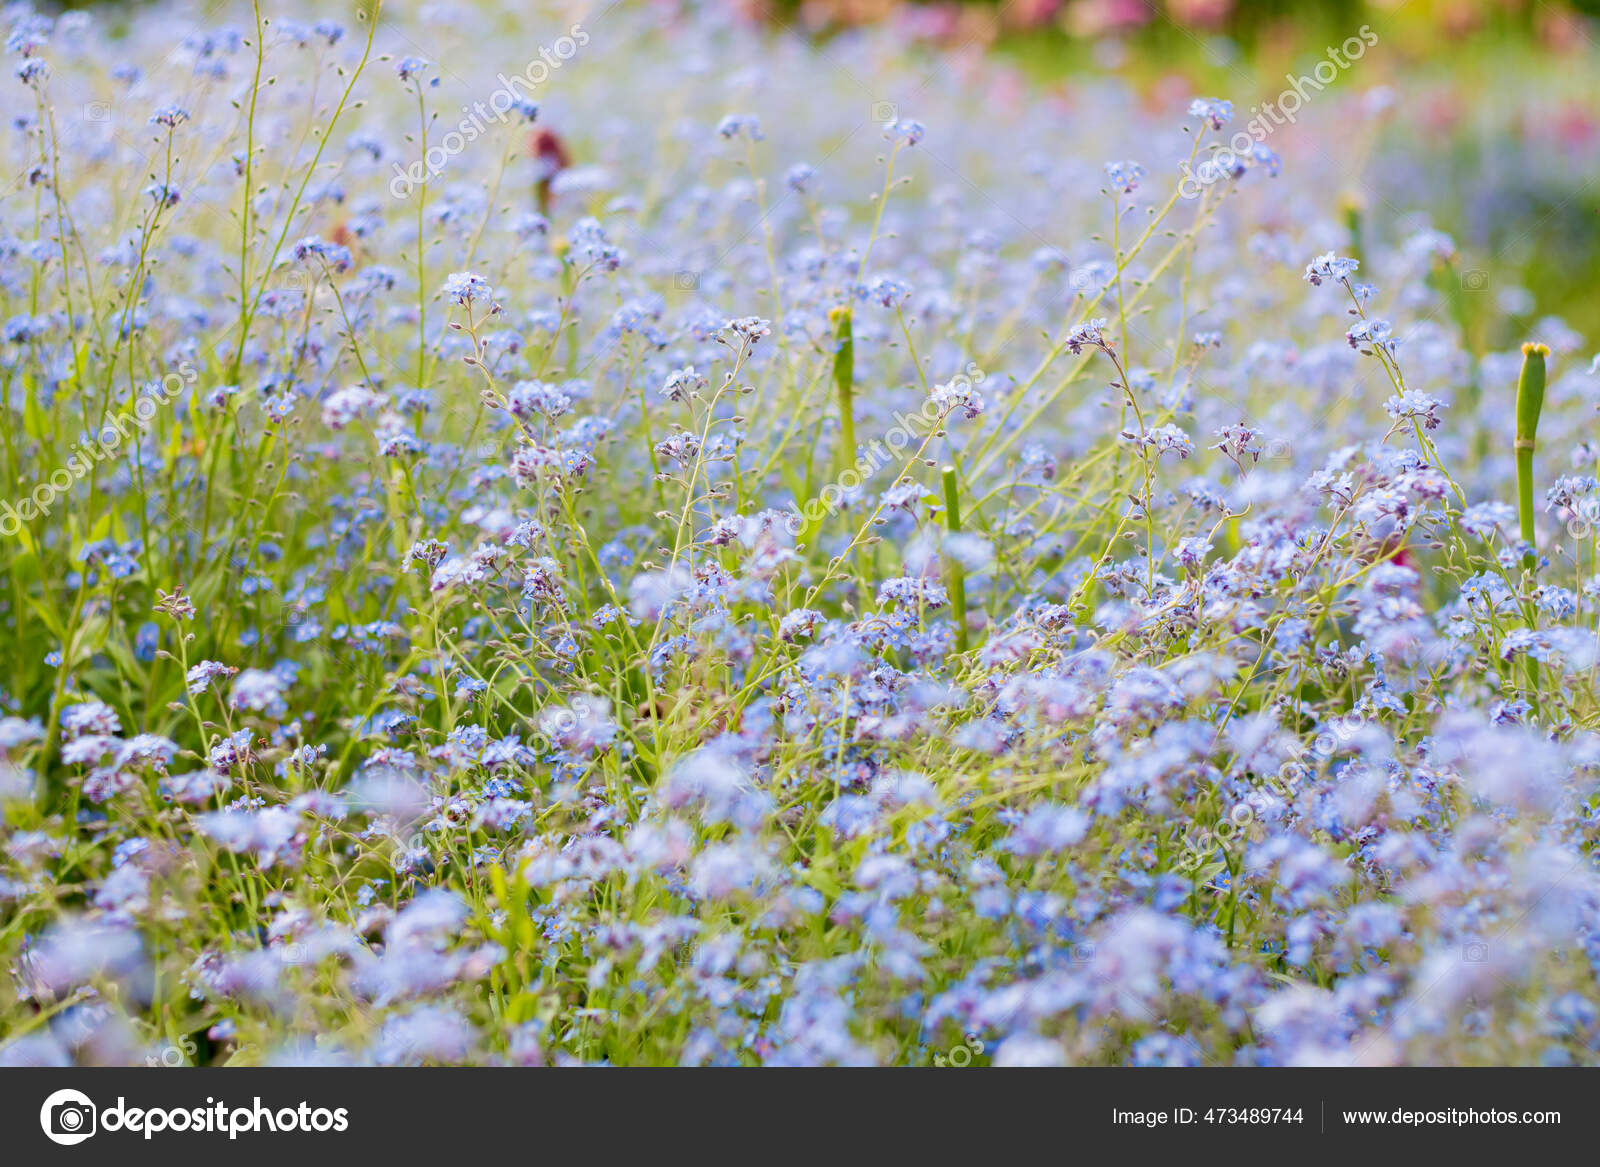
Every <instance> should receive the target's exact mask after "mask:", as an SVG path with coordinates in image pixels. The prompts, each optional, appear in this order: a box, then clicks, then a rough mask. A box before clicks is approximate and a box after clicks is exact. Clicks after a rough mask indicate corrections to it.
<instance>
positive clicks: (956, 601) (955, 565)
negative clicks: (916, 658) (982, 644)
mask: <svg viewBox="0 0 1600 1167" xmlns="http://www.w3.org/2000/svg"><path fill="white" fill-rule="evenodd" d="M941 475H942V477H943V478H944V525H945V526H946V527H947V528H949V530H950V533H951V534H952V535H959V534H961V495H960V489H959V487H958V486H957V484H956V468H955V467H954V466H946V467H945V468H944V469H943V470H942V471H941ZM945 572H946V574H947V575H948V582H947V584H946V587H948V589H949V591H950V608H951V611H952V613H953V614H954V616H955V622H956V651H957V652H966V651H967V581H966V576H965V573H964V572H963V570H962V567H961V561H960V560H958V559H956V557H955V556H953V555H949V554H947V555H946V556H945Z"/></svg>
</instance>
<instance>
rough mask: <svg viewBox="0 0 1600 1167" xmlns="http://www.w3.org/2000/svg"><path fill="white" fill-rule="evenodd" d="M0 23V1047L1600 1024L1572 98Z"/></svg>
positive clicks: (480, 33)
mask: <svg viewBox="0 0 1600 1167" xmlns="http://www.w3.org/2000/svg"><path fill="white" fill-rule="evenodd" d="M4 18H5V23H6V25H7V40H6V53H7V67H6V71H5V76H4V78H3V79H0V85H3V86H4V91H5V93H6V106H5V108H6V111H7V113H8V115H9V117H8V119H7V123H6V126H5V127H4V129H3V130H0V133H3V135H4V142H5V148H6V157H7V159H8V165H7V172H8V173H7V181H6V185H5V187H4V189H3V193H0V255H3V256H4V262H3V264H0V299H3V305H0V320H3V321H4V329H3V335H0V403H3V407H4V412H3V416H0V433H3V438H4V443H3V449H0V459H3V461H0V466H3V470H4V473H3V482H4V484H5V485H4V490H3V491H0V566H3V568H4V576H5V581H4V584H3V586H0V638H3V639H0V643H3V644H4V646H5V652H4V657H3V659H0V815H3V819H0V822H3V840H0V842H3V845H0V958H3V960H0V963H3V965H4V968H5V974H6V975H5V976H4V977H0V1065H58V1066H59V1065H123V1064H133V1065H152V1066H174V1067H175V1066H187V1065H211V1066H217V1065H230V1066H239V1065H331V1064H363V1065H365V1064H379V1065H421V1064H449V1065H456V1064H511V1065H595V1064H612V1065H748V1066H754V1065H791V1066H793V1065H883V1066H890V1065H901V1066H927V1065H939V1066H946V1067H950V1068H972V1067H978V1066H988V1065H998V1066H1049V1065H1188V1066H1199V1065H1237V1066H1261V1065H1266V1066H1290V1065H1330V1064H1333V1065H1374V1066H1376V1065H1432V1064H1461V1065H1504V1064H1512V1065H1525V1064H1526V1065H1537V1064H1542V1065H1572V1064H1589V1063H1593V1062H1595V1061H1596V1060H1600V1059H1597V1050H1600V1045H1597V1043H1600V1008H1597V1006H1600V985H1597V983H1596V970H1597V968H1600V964H1597V962H1600V931H1597V927H1600V874H1597V870H1596V863H1595V858H1594V845H1595V842H1596V839H1597V834H1600V802H1597V800H1596V795H1597V791H1596V783H1597V780H1600V735H1597V733H1596V727H1597V722H1600V701H1597V698H1596V689H1595V681H1596V675H1597V674H1596V670H1597V668H1600V639H1597V619H1600V583H1597V575H1596V571H1597V538H1600V534H1597V525H1600V484H1597V480H1596V473H1597V466H1600V444H1597V441H1600V439H1597V433H1596V428H1595V409H1596V406H1597V405H1600V380H1597V377H1596V374H1595V371H1594V370H1595V367H1596V364H1600V361H1591V356H1592V352H1593V349H1594V348H1595V347H1597V346H1595V345H1593V344H1592V342H1591V341H1589V340H1588V339H1587V337H1586V336H1585V335H1584V334H1583V332H1582V331H1581V329H1582V328H1584V327H1590V326H1600V312H1595V311H1594V304H1595V303H1596V301H1595V299H1594V298H1593V297H1594V294H1595V293H1594V289H1593V288H1592V287H1589V286H1588V284H1587V281H1586V280H1585V278H1584V276H1583V271H1582V270H1581V265H1579V264H1578V263H1577V262H1576V261H1575V260H1574V259H1573V255H1576V254H1580V253H1579V252H1578V251H1577V250H1576V249H1577V248H1578V247H1579V246H1580V244H1579V242H1578V241H1577V240H1576V237H1575V239H1574V242H1573V243H1572V248H1573V249H1574V250H1573V252H1572V253H1571V254H1568V255H1567V256H1566V257H1565V262H1566V263H1568V264H1569V265H1570V266H1571V270H1566V269H1563V268H1562V263H1563V257H1562V255H1561V251H1562V248H1561V246H1560V242H1561V241H1560V240H1559V239H1557V240H1556V241H1555V243H1554V244H1551V243H1549V242H1548V239H1547V242H1546V243H1545V244H1543V245H1542V246H1541V247H1538V248H1531V249H1530V247H1529V246H1528V245H1527V241H1528V239H1530V238H1547V237H1548V236H1549V234H1550V232H1551V231H1552V229H1553V226H1555V225H1559V224H1561V223H1563V222H1565V221H1566V220H1565V219H1563V218H1562V217H1561V212H1562V210H1563V208H1568V213H1569V214H1574V213H1573V212H1571V210H1570V208H1571V207H1572V206H1581V205H1583V204H1582V203H1581V202H1575V201H1574V200H1578V199H1579V198H1580V196H1581V195H1582V194H1583V192H1584V191H1586V189H1587V182H1588V179H1589V177H1590V176H1592V174H1593V173H1594V169H1593V167H1594V166H1595V165H1597V164H1600V162H1597V160H1596V158H1595V153H1596V147H1595V145H1594V142H1593V138H1592V136H1590V135H1587V134H1584V133H1579V132H1577V130H1574V129H1573V128H1572V127H1571V126H1565V123H1562V122H1561V121H1560V120H1559V118H1545V119H1543V120H1539V119H1533V120H1528V117H1527V115H1526V113H1525V110H1523V109H1521V107H1519V108H1518V109H1508V108H1507V103H1506V102H1503V101H1500V100H1499V99H1496V98H1494V97H1493V96H1492V93H1491V91H1490V89H1487V88H1486V89H1485V90H1484V91H1483V92H1479V93H1477V94H1475V95H1464V94H1463V93H1462V92H1461V90H1462V88H1470V86H1467V85H1464V83H1462V82H1461V81H1460V79H1459V78H1458V79H1457V85H1458V88H1457V89H1455V90H1452V91H1451V92H1452V94H1453V97H1452V98H1451V99H1452V100H1455V101H1457V102H1466V101H1475V102H1478V103H1480V105H1477V106H1471V107H1461V106H1458V107H1453V108H1452V109H1450V110H1448V111H1446V112H1449V113H1450V114H1452V115H1453V116H1454V117H1455V119H1456V120H1464V121H1474V120H1476V121H1477V122H1478V123H1479V124H1486V123H1488V122H1491V121H1494V120H1495V119H1500V120H1502V121H1505V122H1507V123H1508V127H1507V128H1505V129H1504V130H1503V131H1497V132H1496V135H1495V136H1493V137H1492V138H1490V139H1486V140H1490V141H1492V142H1497V143H1500V147H1498V148H1501V149H1503V150H1505V151H1507V152H1508V154H1507V155H1506V156H1508V157H1510V158H1511V160H1512V166H1513V168H1512V169H1509V170H1508V169H1507V168H1506V167H1505V166H1501V165H1499V164H1491V161H1486V160H1485V159H1487V158H1489V157H1490V155H1491V154H1492V151H1490V152H1488V153H1484V152H1482V151H1479V152H1476V153H1474V152H1472V151H1471V150H1467V149H1466V148H1464V147H1462V148H1456V147H1450V146H1448V144H1447V143H1445V141H1444V139H1443V138H1442V137H1441V134H1440V132H1439V131H1438V125H1439V124H1438V123H1437V121H1432V122H1430V120H1429V118H1430V116H1432V115H1430V114H1429V113H1428V111H1429V110H1430V109H1431V110H1433V111H1434V112H1435V113H1437V112H1438V109H1437V105H1436V104H1435V105H1430V104H1429V92H1430V91H1428V90H1427V89H1426V88H1425V86H1424V83H1423V81H1422V80H1419V79H1418V78H1417V77H1415V76H1408V73H1407V70H1406V69H1405V68H1403V67H1399V66H1397V65H1396V63H1395V61H1394V59H1393V58H1392V57H1390V56H1388V55H1386V54H1388V52H1389V45H1388V43H1387V42H1386V39H1385V38H1386V36H1387V35H1388V32H1387V30H1386V26H1385V25H1384V23H1383V21H1382V20H1381V19H1380V18H1379V16H1377V15H1375V16H1373V17H1372V18H1370V19H1369V20H1363V21H1358V22H1353V23H1352V24H1351V26H1350V27H1349V28H1344V29H1341V30H1340V31H1339V34H1338V35H1337V36H1335V37H1333V38H1332V39H1330V40H1329V41H1328V43H1327V45H1326V46H1324V45H1323V44H1322V43H1321V42H1320V41H1318V42H1316V43H1315V44H1310V43H1308V44H1307V45H1306V46H1305V47H1304V49H1303V51H1300V52H1298V53H1296V54H1292V55H1290V57H1289V58H1288V60H1289V69H1290V72H1291V73H1292V74H1293V78H1285V79H1284V80H1283V81H1281V82H1279V81H1273V80H1272V78H1271V77H1270V76H1269V77H1268V78H1267V82H1270V84H1264V85H1263V83H1261V82H1260V79H1259V78H1258V79H1257V85H1258V88H1257V89H1256V90H1255V91H1251V92H1233V91H1230V90H1229V89H1228V88H1225V87H1224V86H1225V83H1226V82H1227V81H1228V80H1229V79H1230V77H1231V78H1235V79H1236V78H1237V71H1235V70H1221V71H1219V72H1217V73H1215V74H1214V75H1213V78H1214V80H1215V81H1216V83H1217V84H1218V86H1219V88H1217V89H1210V90H1202V91H1190V90H1186V89H1184V88H1183V87H1182V83H1181V80H1179V79H1176V78H1174V79H1173V80H1172V81H1171V83H1166V82H1163V83H1161V84H1156V85H1152V86H1139V85H1135V84H1133V83H1131V82H1130V81H1129V80H1128V79H1127V78H1125V77H1120V76H1118V75H1116V73H1115V71H1114V70H1111V71H1107V70H1099V71H1096V70H1091V69H1084V70H1081V71H1079V70H1075V71H1073V72H1072V73H1071V74H1070V75H1068V76H1065V77H1057V78H1053V79H1050V78H1042V77H1040V76H1039V75H1038V74H1037V73H1036V72H1035V71H1034V70H1031V69H1029V68H1027V67H1025V65H1024V64H1021V63H1019V62H1018V61H1017V60H1016V59H1014V58H1009V57H1007V56H1006V55H1004V54H999V55H997V54H992V53H985V52H978V51H972V50H969V49H965V48H963V47H961V46H959V45H949V44H925V45H920V46H915V47H908V46H907V44H906V43H905V41H904V38H903V37H900V36H897V35H896V34H895V33H894V31H893V30H891V29H887V28H870V27H869V28H861V29H852V30H848V31H845V32H842V33H840V34H838V35H834V36H830V37H827V38H821V39H817V38H806V37H802V36H800V35H798V34H796V33H795V32H793V31H792V30H788V29H785V28H783V27H777V26H774V25H772V24H761V23H755V22H751V21H748V20H744V19H741V18H740V17H738V16H737V15H735V14H733V13H730V12H729V11H728V10H726V9H724V8H722V7H720V6H702V5H691V4H683V5H680V4H659V5H656V4H651V5H645V4H632V3H628V4H612V5H610V6H609V7H608V6H605V5H603V4H595V5H564V4H533V5H529V6H525V8H524V7H519V9H518V11H517V12H515V13H511V12H508V11H502V10H500V9H499V7H498V6H485V5H480V4H469V3H449V2H441V3H430V4H421V5H416V6H402V5H399V4H394V3H391V4H386V5H380V4H379V3H377V0H361V3H360V4H358V5H354V6H350V7H348V8H347V9H345V10H342V11H341V12H340V14H339V15H338V17H337V18H335V17H331V16H329V15H328V14H327V13H326V12H318V13H313V12H312V10H310V9H304V10H297V9H295V8H293V7H290V6H287V5H281V4H277V3H272V4H261V5H257V6H254V7H252V6H250V5H242V6H229V5H222V6H220V9H218V8H217V7H216V6H213V8H212V9H202V8H200V7H198V6H184V5H182V4H177V3H168V2H166V0H163V2H161V3H158V4H154V5H150V6H146V7H140V8H134V9H131V10H128V11H125V12H123V11H118V12H102V11H98V10H96V11H95V12H93V13H92V14H86V13H69V14H66V15H62V16H59V17H56V16H50V15H43V14H41V13H40V12H39V11H35V10H34V9H33V8H31V7H29V6H28V5H26V4H12V5H10V6H8V7H7V8H6V10H5V13H4ZM1588 61H1589V57H1587V56H1580V57H1579V58H1578V59H1577V63H1575V64H1573V65H1572V66H1571V67H1570V76H1569V77H1566V78H1562V77H1559V76H1549V75H1547V76H1546V77H1545V78H1544V80H1543V81H1542V82H1540V81H1537V80H1530V81H1529V85H1528V88H1527V90H1526V93H1527V94H1528V95H1529V97H1528V102H1527V105H1528V106H1529V107H1536V106H1538V103H1539V102H1544V103H1545V106H1544V107H1543V108H1545V109H1547V110H1560V109H1561V108H1562V106H1561V101H1562V97H1561V95H1562V93H1563V92H1566V93H1569V94H1570V93H1571V92H1574V91H1575V89H1574V87H1577V86H1581V85H1589V84H1591V82H1590V81H1589V78H1590V77H1591V76H1592V74H1591V73H1590V72H1587V71H1586V69H1587V68H1588V65H1587V62H1588ZM1294 78H1300V79H1301V82H1300V83H1299V84H1293V83H1291V82H1292V81H1293V79H1294ZM1541 84H1542V85H1543V86H1544V88H1542V89H1540V88H1539V86H1540V85H1541ZM1563 86H1566V87H1567V88H1566V89H1565V90H1564V89H1563V88H1562V87H1563ZM1291 92H1293V93H1294V95H1295V96H1294V97H1293V98H1291V97H1290V96H1289V94H1290V93H1291ZM1269 107H1270V108H1269ZM1291 107H1292V108H1291ZM1480 115H1481V116H1480ZM1519 118H1521V119H1523V120H1521V121H1518V119H1519ZM1564 126H1565V129H1563V127H1564ZM1540 127H1544V130H1545V131H1548V132H1542V131H1540ZM1551 127H1554V128H1553V129H1552V128H1551ZM1567 131H1571V132H1567ZM1449 150H1455V152H1454V153H1448V151H1449ZM1429 151H1433V152H1432V153H1429ZM1441 157H1450V158H1454V159H1455V161H1456V163H1457V164H1458V165H1454V166H1450V165H1444V164H1443V163H1441V162H1439V159H1440V158H1441ZM1480 164H1481V168H1480ZM1490 171H1492V172H1493V179H1494V182H1493V184H1492V190H1493V191H1494V192H1497V193H1496V196H1495V197H1494V198H1489V197H1488V195H1487V194H1484V192H1485V191H1489V190H1490V188H1491V184H1490V182H1489V178H1488V177H1487V176H1488V175H1489V172H1490ZM1463 175H1466V176H1467V177H1466V178H1465V179H1463ZM1474 175H1476V176H1478V177H1482V178H1483V179H1484V185H1483V186H1482V187H1479V186H1475V185H1472V183H1473V181H1475V180H1474V177H1473V176H1474ZM1541 175H1545V176H1550V178H1551V182H1550V184H1545V185H1540V184H1538V183H1536V182H1535V181H1534V180H1535V179H1536V178H1538V177H1539V176H1541ZM1513 180H1516V181H1520V182H1522V183H1523V185H1522V186H1521V187H1517V186H1516V181H1513ZM1535 189H1537V191H1538V192H1539V193H1538V196H1537V198H1535V196H1534V195H1533V194H1530V193H1528V192H1529V191H1533V190H1535ZM1517 190H1520V191H1522V194H1521V195H1517V194H1516V193H1515V191H1517ZM1552 190H1554V191H1555V192H1556V193H1554V194H1551V193H1549V192H1550V191H1552ZM1507 191H1512V192H1513V193H1512V194H1509V195H1508V194H1507V193H1506V192H1507ZM1479 196H1482V197H1479ZM1541 199H1542V200H1543V201H1542V202H1541V201H1539V200H1541ZM1577 217H1581V216H1576V215H1575V214H1574V218H1577ZM1452 223H1459V224H1461V227H1460V230H1461V231H1463V232H1465V233H1466V234H1465V235H1464V236H1463V237H1462V238H1461V239H1459V240H1458V239H1457V238H1455V237H1453V236H1452V235H1451V234H1450V233H1449V226H1450V225H1451V224H1452ZM1579 229H1580V228H1579V227H1574V228H1573V230H1574V231H1575V232H1576V231H1578V230H1579ZM1582 229H1583V230H1592V225H1591V226H1585V227H1583V228H1582ZM1583 246H1589V244H1588V243H1587V242H1585V243H1583ZM1583 254H1586V253H1583ZM1583 297H1588V298H1587V299H1584V298H1583ZM1563 313H1566V315H1563Z"/></svg>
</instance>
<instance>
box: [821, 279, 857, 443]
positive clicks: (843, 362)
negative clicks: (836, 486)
mask: <svg viewBox="0 0 1600 1167" xmlns="http://www.w3.org/2000/svg"><path fill="white" fill-rule="evenodd" d="M828 315H829V316H830V317H831V318H832V320H833V322H834V334H833V335H834V340H835V341H836V342H837V346H838V347H837V348H835V350H834V353H833V384H834V387H835V389H837V390H838V393H839V471H840V473H843V472H844V471H846V470H849V469H850V468H851V467H853V466H854V465H855V464H856V413H855V377H856V345H855V340H854V337H853V334H852V333H851V329H850V309H849V307H848V306H842V307H838V308H835V309H834V310H833V311H832V312H830V313H829V314H828Z"/></svg>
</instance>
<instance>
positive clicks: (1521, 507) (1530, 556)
mask: <svg viewBox="0 0 1600 1167" xmlns="http://www.w3.org/2000/svg"><path fill="white" fill-rule="evenodd" d="M1549 355H1550V350H1549V349H1548V348H1547V347H1545V346H1544V345H1542V344H1535V343H1533V342H1531V341H1530V342H1529V343H1527V344H1525V345H1523V346H1522V376H1521V377H1520V378H1519V379H1518V381H1517V440H1516V451H1517V511H1518V514H1519V516H1520V517H1521V520H1522V541H1523V542H1524V543H1526V544H1528V545H1529V551H1528V553H1527V555H1526V556H1524V557H1523V565H1524V566H1525V567H1528V568H1529V569H1532V568H1533V567H1534V566H1535V564H1536V563H1537V562H1538V557H1537V555H1536V554H1535V553H1534V551H1533V550H1532V546H1533V447H1534V437H1535V435H1536V434H1537V433H1538V430H1539V412H1540V410H1542V409H1543V408H1544V372H1545V370H1544V359H1545V357H1547V356H1549Z"/></svg>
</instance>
